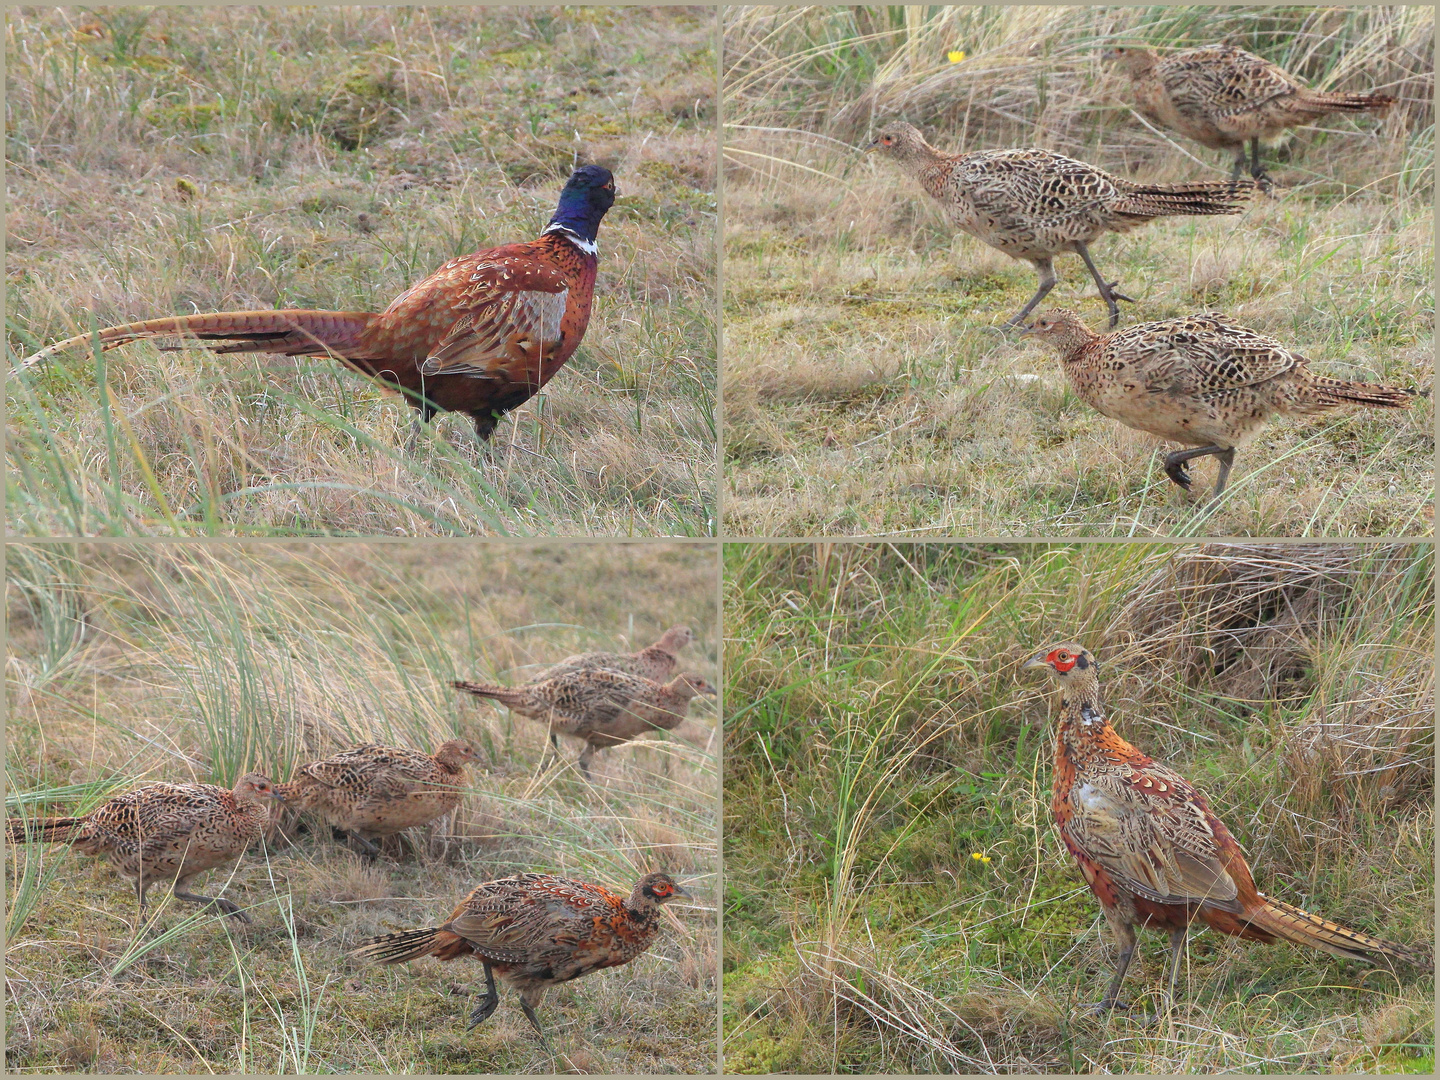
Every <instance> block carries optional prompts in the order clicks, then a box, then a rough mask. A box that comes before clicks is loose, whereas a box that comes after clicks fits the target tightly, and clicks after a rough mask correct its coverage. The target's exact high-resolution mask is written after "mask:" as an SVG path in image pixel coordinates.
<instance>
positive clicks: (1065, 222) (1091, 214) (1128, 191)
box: [866, 121, 1254, 326]
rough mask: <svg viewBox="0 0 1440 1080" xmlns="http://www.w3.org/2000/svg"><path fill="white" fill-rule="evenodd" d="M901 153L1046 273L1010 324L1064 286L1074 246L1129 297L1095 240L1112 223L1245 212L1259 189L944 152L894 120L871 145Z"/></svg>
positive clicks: (1032, 155) (1031, 154) (960, 220)
mask: <svg viewBox="0 0 1440 1080" xmlns="http://www.w3.org/2000/svg"><path fill="white" fill-rule="evenodd" d="M866 149H867V151H876V152H879V153H882V154H884V155H886V156H887V157H889V158H892V159H893V160H894V161H895V162H897V163H898V164H899V166H900V168H901V169H903V170H904V171H905V172H906V173H907V174H908V175H910V176H912V177H914V178H915V180H917V181H918V182H919V184H920V186H921V187H922V188H924V189H925V192H926V194H928V195H929V196H930V197H931V198H933V199H935V200H936V201H937V202H938V203H939V204H940V208H941V210H942V212H943V213H944V214H945V217H946V218H947V219H948V220H949V221H950V223H951V224H952V225H954V226H955V227H956V228H957V229H959V230H961V231H962V232H966V233H969V234H970V235H971V236H973V237H975V238H976V239H977V240H982V241H984V242H985V243H987V244H989V245H990V246H991V247H993V248H995V249H996V250H997V251H1003V252H1004V253H1005V254H1006V255H1009V256H1010V257H1011V258H1012V259H1024V260H1025V261H1027V262H1029V263H1030V264H1031V265H1033V266H1034V267H1035V270H1036V272H1037V273H1039V275H1040V287H1039V288H1038V289H1037V290H1036V291H1035V295H1034V296H1032V297H1031V298H1030V302H1029V303H1027V304H1026V305H1025V306H1024V307H1023V308H1021V309H1020V312H1019V314H1017V315H1016V316H1015V317H1014V318H1013V319H1011V320H1010V321H1009V322H1007V323H1006V324H1005V325H1006V326H1015V325H1016V324H1017V323H1019V322H1020V320H1021V319H1023V318H1025V316H1026V315H1029V314H1030V312H1031V311H1033V310H1034V309H1035V305H1036V304H1038V303H1040V301H1041V300H1043V299H1044V298H1045V296H1046V294H1047V293H1049V291H1050V290H1051V289H1052V288H1054V287H1055V282H1056V277H1055V267H1054V265H1053V259H1054V257H1055V256H1056V255H1058V254H1060V253H1061V252H1064V251H1073V252H1075V254H1077V255H1079V256H1080V258H1081V259H1083V260H1084V261H1085V266H1086V268H1087V269H1088V270H1089V271H1090V276H1091V277H1093V278H1094V279H1095V284H1096V285H1097V286H1099V289H1100V296H1101V297H1102V298H1103V299H1104V301H1105V303H1106V306H1107V307H1108V308H1109V309H1110V325H1111V326H1114V325H1116V323H1118V322H1119V321H1120V308H1119V306H1118V305H1117V304H1116V303H1115V301H1116V300H1129V299H1130V297H1128V296H1124V295H1122V294H1121V293H1118V292H1116V291H1115V289H1116V286H1117V285H1118V282H1110V283H1108V284H1107V283H1106V281H1105V279H1104V278H1103V277H1101V276H1100V271H1099V270H1097V269H1096V268H1095V262H1094V260H1092V259H1091V258H1090V249H1089V246H1088V245H1089V244H1090V243H1091V242H1092V241H1094V240H1096V239H1098V238H1099V237H1100V236H1103V235H1104V234H1105V233H1107V232H1126V231H1128V230H1130V229H1134V228H1136V227H1138V226H1140V225H1144V224H1146V223H1147V222H1149V221H1152V220H1153V219H1155V218H1157V217H1165V216H1168V215H1171V214H1200V215H1209V214H1238V213H1239V212H1240V211H1241V210H1242V209H1243V208H1244V207H1243V205H1242V204H1243V202H1244V200H1246V199H1248V198H1249V197H1250V196H1251V195H1252V194H1253V193H1254V187H1253V185H1252V184H1251V183H1250V182H1249V181H1248V180H1247V181H1243V182H1236V181H1232V182H1227V183H1213V182H1212V183H1200V184H1148V185H1147V184H1134V183H1131V182H1130V181H1128V180H1120V179H1117V178H1116V177H1113V176H1110V175H1109V174H1107V173H1104V172H1102V171H1101V170H1099V169H1097V168H1095V166H1093V165H1087V164H1085V162H1083V161H1076V160H1074V159H1073V158H1067V157H1062V156H1061V155H1059V154H1052V153H1051V152H1050V151H1048V150H1036V149H1033V148H1032V149H1023V150H977V151H974V152H973V153H968V154H942V153H941V152H940V151H939V150H936V149H935V148H934V147H933V146H931V145H930V144H929V143H927V142H926V141H925V139H924V137H923V136H922V135H921V134H920V132H919V131H917V130H916V129H915V128H914V127H913V126H911V125H910V124H906V123H903V122H900V121H896V122H895V123H892V124H887V125H886V126H885V127H884V128H882V129H881V130H880V134H879V135H877V136H876V137H875V140H874V141H873V142H872V143H870V145H869V146H868V147H867V148H866Z"/></svg>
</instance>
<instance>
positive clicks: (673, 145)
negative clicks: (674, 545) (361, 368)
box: [5, 6, 717, 536]
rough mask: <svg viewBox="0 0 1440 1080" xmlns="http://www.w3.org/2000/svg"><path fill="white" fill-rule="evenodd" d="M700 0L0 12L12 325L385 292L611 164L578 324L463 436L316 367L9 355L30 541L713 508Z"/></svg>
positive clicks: (427, 530)
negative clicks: (545, 362) (17, 359)
mask: <svg viewBox="0 0 1440 1080" xmlns="http://www.w3.org/2000/svg"><path fill="white" fill-rule="evenodd" d="M716 40H717V23H716V14H715V11H714V9H713V8H686V7H668V8H658V9H649V8H614V7H592V8H560V7H556V8H485V7H464V6H458V7H432V8H418V7H409V8H406V7H388V8H360V7H353V6H352V7H326V6H311V7H270V8H260V7H223V8H220V9H218V10H217V9H211V8H195V7H188V8H187V7H108V8H81V7H59V8H25V9H13V10H11V11H9V12H7V22H6V41H5V47H6V63H7V69H6V79H7V84H6V139H7V142H6V156H7V161H8V173H7V175H8V179H9V188H8V192H7V207H6V211H7V213H6V227H7V238H6V248H7V251H6V255H7V260H6V271H7V279H6V282H7V324H6V331H7V340H8V345H9V348H10V349H11V350H12V351H13V352H14V353H16V354H17V355H19V356H25V355H27V354H29V353H30V352H31V351H33V350H34V349H35V348H37V347H39V346H41V345H44V344H48V343H50V342H53V341H55V340H58V339H61V338H65V337H69V336H71V335H74V334H79V333H84V332H86V331H87V330H89V329H90V328H91V327H92V326H95V325H98V326H105V325H110V324H114V323H121V322H129V321H133V320H139V319H145V318H155V317H159V316H163V315H169V314H190V313H194V312H200V311H224V310H236V309H246V308H274V307H314V308H330V309H341V310H352V311H353V310H359V311H379V310H381V309H383V308H384V307H385V306H386V305H387V304H388V303H389V302H390V301H391V300H392V299H393V298H394V297H396V296H398V295H399V294H400V293H401V292H402V291H403V290H404V289H405V288H407V287H408V286H409V285H411V284H412V283H414V282H416V281H418V280H420V279H421V278H423V277H425V276H427V275H429V274H430V273H432V272H433V271H435V270H436V269H438V268H439V267H440V266H441V265H443V264H444V263H445V261H446V260H448V259H450V258H453V257H455V256H458V255H463V254H467V253H469V252H472V251H476V250H479V249H482V248H486V247H491V246H495V245H498V244H505V243H512V242H516V241H524V240H529V239H533V238H534V237H535V236H536V235H537V234H538V233H539V231H540V229H541V228H543V227H544V225H545V223H546V221H547V220H548V219H549V216H550V214H551V213H553V211H554V209H555V199H556V196H557V194H558V192H559V190H560V187H561V185H562V184H563V183H564V180H565V178H566V177H567V176H568V175H569V173H570V171H571V169H572V168H573V167H574V166H575V165H577V164H582V163H587V162H595V163H599V164H602V165H605V166H607V167H609V168H611V169H612V170H613V171H614V173H615V175H616V185H617V189H618V192H619V199H618V201H617V204H616V206H615V207H614V208H613V209H612V210H611V211H610V213H609V214H608V216H607V217H606V219H605V221H604V223H603V224H602V226H601V231H600V238H599V242H600V270H599V278H598V281H597V285H596V290H595V291H596V299H595V305H594V309H593V314H592V318H591V322H590V326H589V330H588V332H587V333H586V336H585V339H584V341H583V343H582V344H581V347H580V349H579V351H578V352H577V353H576V355H575V356H574V357H573V358H572V359H571V360H570V362H569V363H568V364H567V365H566V367H565V368H564V369H563V370H562V371H561V372H560V373H559V374H558V375H557V376H556V377H555V378H554V379H553V380H552V381H551V382H550V383H549V384H548V386H547V387H546V388H545V390H544V391H543V392H542V393H541V394H540V395H538V396H537V397H536V398H534V399H532V401H531V402H529V403H527V404H526V405H525V406H524V407H522V408H521V409H519V410H517V411H516V412H515V413H513V414H511V415H510V417H508V418H507V419H506V420H505V421H504V422H502V424H501V426H500V428H499V429H498V430H497V432H496V433H495V435H494V437H493V440H492V450H491V453H490V454H489V455H488V456H485V455H482V454H480V453H479V450H478V447H477V446H476V442H475V438H474V434H473V429H472V428H471V425H470V422H469V420H468V418H466V417H464V416H463V415H454V414H446V415H444V416H443V417H442V418H441V419H440V420H438V422H437V423H436V424H435V425H434V433H433V436H429V435H425V434H422V435H421V436H420V438H419V440H418V444H417V445H415V446H414V447H413V448H411V447H407V445H406V440H407V436H408V435H409V434H410V432H411V425H412V417H413V416H414V410H413V409H412V408H411V407H410V406H409V405H408V404H407V403H406V401H405V400H404V399H402V398H401V397H400V396H399V395H396V394H394V393H390V392H387V391H385V390H383V389H381V388H380V387H378V386H377V385H376V384H374V383H372V382H370V381H369V380H368V379H366V378H365V377H364V376H361V375H359V374H357V373H355V372H352V371H350V370H348V369H346V368H344V367H343V365H340V364H338V363H336V362H334V361H330V360H326V359H317V360H298V361H295V360H286V359H282V358H277V357H273V356H265V355H264V354H253V355H250V356H238V357H237V356H224V357H215V356H213V355H211V354H210V353H208V352H207V351H206V350H204V349H202V348H199V347H198V346H196V347H190V348H185V349H183V350H182V351H180V352H162V351H160V348H159V345H160V344H163V343H161V342H142V343H136V344H133V345H127V346H123V347H121V348H120V349H118V350H116V351H114V352H110V353H107V354H105V355H104V358H103V363H101V362H100V361H99V360H98V359H97V358H96V357H94V356H92V355H90V354H89V352H88V350H85V349H79V350H74V351H72V353H70V354H67V355H65V356H62V357H58V358H56V359H55V361H53V362H52V363H51V364H50V365H49V366H48V367H46V368H45V369H43V370H37V371H33V372H31V373H29V374H28V375H27V376H26V377H19V376H16V375H13V374H12V376H11V377H10V381H9V474H10V491H9V521H10V525H11V528H12V530H14V531H18V532H23V533H27V534H32V535H35V534H39V535H56V534H66V535H75V534H79V535H104V534H137V533H157V534H168V535H176V534H191V533H226V534H229V533H241V534H247V535H274V534H291V535H294V534H302V535H309V534H322V533H323V534H363V535H375V534H379V535H401V536H422V535H456V534H461V535H469V534H499V533H506V534H513V535H529V534H542V535H544V534H561V535H578V534H612V535H613V534H620V535H704V534H707V533H712V532H713V531H714V489H715V473H716V460H715V458H716V451H715V447H716V441H717V432H716V421H715V413H714V394H715V378H716V374H715V372H716V333H715V302H716V300H715V277H716V269H717V268H716V263H717V253H716V214H717V207H716V195H715V191H716V185H715V168H716V166H715V145H716V134H715V123H716V118H715V111H716V110H715V87H716V84H717V77H716Z"/></svg>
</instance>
